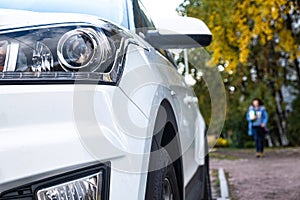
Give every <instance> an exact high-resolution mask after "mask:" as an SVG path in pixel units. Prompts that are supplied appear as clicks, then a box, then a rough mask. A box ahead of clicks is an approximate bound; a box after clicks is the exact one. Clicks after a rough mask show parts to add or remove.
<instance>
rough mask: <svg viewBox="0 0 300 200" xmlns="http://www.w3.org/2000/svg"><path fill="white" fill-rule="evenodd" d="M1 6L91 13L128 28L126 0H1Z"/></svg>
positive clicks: (38, 10)
mask: <svg viewBox="0 0 300 200" xmlns="http://www.w3.org/2000/svg"><path fill="white" fill-rule="evenodd" d="M0 8H8V9H18V10H29V11H36V12H64V13H81V14H89V15H95V16H99V17H101V18H103V19H106V20H109V21H112V22H114V23H116V24H118V25H122V26H124V27H126V28H128V18H127V11H126V1H125V0H88V1H83V0H43V1H41V0H26V1H24V0H1V1H0Z"/></svg>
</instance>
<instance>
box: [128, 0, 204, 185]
mask: <svg viewBox="0 0 300 200" xmlns="http://www.w3.org/2000/svg"><path fill="white" fill-rule="evenodd" d="M133 2H134V5H133V10H134V12H135V14H134V19H135V26H136V27H135V28H136V32H137V34H139V35H140V36H141V37H143V36H144V35H145V34H146V32H147V30H149V29H155V26H154V24H153V22H152V21H151V19H150V18H149V16H148V15H147V13H146V11H145V9H144V8H143V5H142V4H141V3H140V2H139V1H133ZM152 56H153V59H152V60H155V65H154V66H155V68H156V70H157V71H158V72H159V74H160V76H161V78H162V79H163V81H162V83H164V84H165V83H166V85H164V87H167V88H168V91H169V92H170V93H171V95H172V101H173V105H174V107H173V109H174V110H175V115H176V118H177V121H178V123H179V124H178V128H179V134H180V141H181V152H182V160H183V170H184V182H185V185H187V183H188V181H189V180H190V179H191V178H192V177H193V175H194V173H195V172H196V170H197V168H198V166H199V164H204V161H203V159H201V155H200V154H199V152H201V147H203V142H204V135H203V133H202V132H203V131H202V130H203V129H204V122H203V119H202V117H201V114H200V113H199V109H198V101H197V97H196V96H195V94H194V91H193V89H192V88H191V87H189V86H188V85H187V84H186V83H185V81H184V78H183V76H182V75H181V74H180V73H179V72H178V71H177V68H176V66H175V65H174V62H172V58H170V56H169V55H168V52H167V51H166V50H164V49H156V52H155V53H153V55H152Z"/></svg>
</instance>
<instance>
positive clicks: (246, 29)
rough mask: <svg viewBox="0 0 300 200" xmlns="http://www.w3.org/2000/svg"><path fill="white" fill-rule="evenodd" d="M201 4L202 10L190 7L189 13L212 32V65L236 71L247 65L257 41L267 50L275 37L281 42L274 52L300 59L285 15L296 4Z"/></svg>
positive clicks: (261, 0)
mask: <svg viewBox="0 0 300 200" xmlns="http://www.w3.org/2000/svg"><path fill="white" fill-rule="evenodd" d="M194 1H195V0H194ZM194 1H192V0H190V2H194ZM199 2H200V1H199ZM201 2H202V3H201V5H202V7H201V6H198V7H196V6H190V7H189V8H188V10H187V14H188V16H192V17H197V18H200V19H203V20H204V21H205V22H206V23H207V24H208V26H209V28H210V29H211V31H212V33H213V42H212V44H211V45H210V46H209V47H208V48H209V50H210V51H211V52H213V54H212V60H211V64H219V63H220V62H225V61H229V66H228V67H227V70H234V69H236V67H237V65H239V64H241V65H247V63H248V59H249V56H250V54H251V45H252V44H253V43H254V42H256V43H258V44H259V45H261V46H262V47H264V46H266V45H267V44H268V42H270V41H272V40H274V39H275V38H274V37H279V41H280V42H279V44H278V46H277V47H276V48H275V49H277V50H278V51H284V52H286V53H288V54H289V55H290V59H291V60H292V59H295V58H296V57H299V55H300V53H299V48H298V46H299V44H297V43H296V41H295V38H294V37H293V35H292V32H291V30H288V29H287V28H285V27H286V26H285V24H284V23H285V19H284V14H286V13H288V12H289V10H290V9H291V8H292V7H293V8H294V9H296V8H295V5H293V4H291V3H290V4H287V1H286V0H243V1H241V0H230V1H229V0H201ZM191 5H192V4H191Z"/></svg>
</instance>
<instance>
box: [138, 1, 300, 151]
mask: <svg viewBox="0 0 300 200" xmlns="http://www.w3.org/2000/svg"><path fill="white" fill-rule="evenodd" d="M143 3H144V5H145V7H146V9H147V10H148V11H149V12H150V14H151V16H153V19H154V22H155V20H159V16H162V15H181V16H190V17H196V18H199V19H201V20H203V21H204V22H205V23H206V24H207V25H208V26H209V28H210V30H211V31H212V34H213V42H212V44H211V45H210V46H209V47H207V48H206V50H207V52H209V54H210V56H211V60H210V63H211V64H212V66H214V67H216V68H217V69H218V71H219V72H220V74H221V76H222V79H223V82H224V85H225V88H226V98H227V110H226V121H225V124H224V128H223V131H222V133H221V137H220V138H219V139H218V140H217V144H216V145H217V146H230V147H238V148H245V147H254V141H253V138H252V137H250V136H248V134H247V128H248V126H247V121H246V112H247V109H248V107H249V105H250V104H251V101H252V99H253V98H255V97H258V98H260V99H262V101H263V102H264V104H265V107H266V109H267V111H268V113H269V122H268V128H269V130H270V132H269V135H268V136H267V144H268V146H271V147H273V146H275V147H276V146H300V123H299V120H300V95H299V93H300V64H299V63H300V7H299V6H300V3H299V0H243V1H240V0H231V1H224V0H179V1H178V0H164V1H157V0H144V1H143ZM198 51H199V50H197V49H192V50H189V51H188V54H189V56H191V57H192V58H195V60H196V58H197V55H198ZM176 62H177V64H180V63H184V60H183V56H180V57H179V58H177V60H176ZM194 62H195V61H194V60H193V63H194ZM199 62H200V60H199ZM189 71H190V73H191V74H192V75H193V76H194V79H195V80H196V81H197V83H196V84H195V85H194V89H195V93H196V94H197V96H198V98H199V107H200V110H201V112H202V114H203V116H204V118H205V121H206V123H207V124H209V122H210V115H211V105H210V103H211V102H210V96H209V92H208V90H207V87H206V83H205V82H204V81H203V80H202V79H201V76H199V73H198V71H197V69H195V68H194V67H193V66H190V67H189Z"/></svg>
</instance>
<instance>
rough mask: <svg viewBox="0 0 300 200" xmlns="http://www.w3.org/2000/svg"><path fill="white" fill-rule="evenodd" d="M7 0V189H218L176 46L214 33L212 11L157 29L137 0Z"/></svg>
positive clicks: (154, 195) (2, 197) (1, 198)
mask: <svg viewBox="0 0 300 200" xmlns="http://www.w3.org/2000/svg"><path fill="white" fill-rule="evenodd" d="M0 8H1V9H0V200H11V199H18V200H21V199H22V200H32V199H37V200H77V199H78V200H80V199H85V200H100V199H101V200H107V199H111V200H119V199H130V200H133V199H138V200H139V199H210V198H211V193H210V182H209V172H208V171H209V168H208V156H206V154H207V149H206V148H207V146H206V137H205V123H204V120H203V118H202V116H201V114H200V112H199V109H198V103H197V98H196V97H195V95H194V93H193V90H192V88H191V87H189V86H188V85H187V84H186V83H185V81H184V78H183V77H182V75H181V74H180V73H178V71H177V68H176V66H175V65H174V63H173V62H172V58H171V56H170V53H169V52H168V51H167V50H165V49H168V48H186V47H197V45H198V46H206V45H208V44H209V43H210V41H211V38H212V37H211V33H210V31H209V30H208V28H207V27H206V25H205V24H204V23H203V22H201V21H200V20H198V22H196V21H195V20H191V19H189V18H185V19H184V22H185V24H183V26H185V27H182V30H184V31H187V30H190V29H191V27H190V26H195V27H193V28H194V29H195V30H198V32H197V31H196V32H195V31H194V32H190V33H189V32H185V35H183V34H182V33H176V32H173V33H172V32H168V31H167V32H162V31H158V30H156V28H155V26H154V24H153V23H152V21H151V19H150V18H149V17H148V15H147V14H146V11H145V9H144V8H143V6H142V4H141V3H140V2H139V1H138V0H89V1H86V2H85V1H79V0H61V1H59V0H43V1H37V0H31V1H23V0H2V1H1V3H0ZM189 20H190V22H191V23H192V21H193V25H192V24H189ZM170 23H171V22H170ZM172 23H173V22H172ZM181 26H182V24H181ZM187 36H189V37H187ZM190 38H193V39H194V40H192V39H190Z"/></svg>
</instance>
